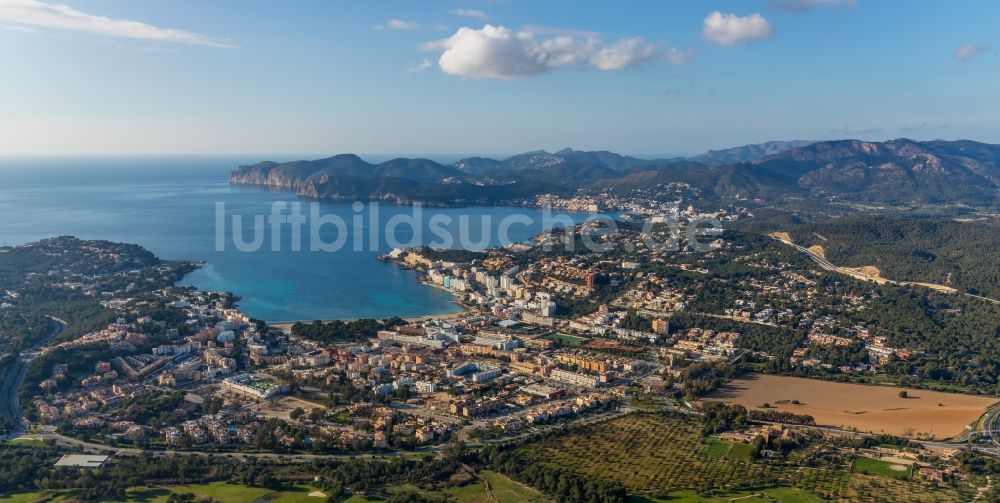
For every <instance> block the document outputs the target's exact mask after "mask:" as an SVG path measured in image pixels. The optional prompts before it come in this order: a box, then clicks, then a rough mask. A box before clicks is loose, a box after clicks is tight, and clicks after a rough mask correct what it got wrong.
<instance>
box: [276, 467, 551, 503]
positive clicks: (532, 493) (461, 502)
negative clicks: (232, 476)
mask: <svg viewBox="0 0 1000 503" xmlns="http://www.w3.org/2000/svg"><path fill="white" fill-rule="evenodd" d="M479 476H480V477H481V478H482V479H483V480H482V481H477V482H475V483H471V484H466V485H464V486H458V487H449V488H448V489H445V490H443V491H436V492H428V491H424V490H422V489H420V488H418V487H416V486H412V485H409V484H404V485H395V486H390V487H388V488H386V489H385V490H384V491H382V492H383V495H385V496H389V495H393V494H400V493H407V492H415V493H419V494H425V495H434V496H447V497H449V498H450V500H449V501H453V502H455V503H494V500H493V499H491V498H490V495H489V494H488V493H487V492H486V484H485V483H484V482H483V481H486V482H489V484H490V491H491V492H492V493H493V497H494V498H496V500H495V501H498V502H500V503H543V502H547V501H549V500H548V499H546V498H545V496H544V495H543V494H541V493H540V492H538V491H537V490H535V489H533V488H531V487H528V486H526V485H524V484H521V483H519V482H516V481H513V480H511V479H509V478H507V477H505V476H504V475H502V474H499V473H496V472H491V471H488V470H484V471H483V472H481V473H480V474H479ZM380 501H385V500H382V499H377V498H374V497H372V498H370V497H367V496H365V495H363V494H355V495H353V496H351V497H350V498H348V499H347V500H345V503H375V502H380ZM280 503H284V502H280Z"/></svg>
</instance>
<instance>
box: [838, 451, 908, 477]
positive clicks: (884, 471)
mask: <svg viewBox="0 0 1000 503" xmlns="http://www.w3.org/2000/svg"><path fill="white" fill-rule="evenodd" d="M851 471H852V472H854V473H867V474H868V475H880V476H883V477H892V478H894V479H901V480H907V479H909V478H910V476H912V475H913V465H900V464H896V463H890V462H888V461H881V460H878V459H872V458H865V457H860V456H859V457H856V458H854V462H853V463H851Z"/></svg>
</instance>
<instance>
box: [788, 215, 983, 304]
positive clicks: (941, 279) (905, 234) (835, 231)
mask: <svg viewBox="0 0 1000 503" xmlns="http://www.w3.org/2000/svg"><path fill="white" fill-rule="evenodd" d="M775 230H781V229H775ZM784 230H785V231H787V232H788V233H789V234H790V235H791V237H792V239H793V240H794V241H795V242H796V243H797V244H799V245H802V246H806V247H809V246H820V247H822V248H823V251H824V253H825V256H826V258H827V259H828V260H830V261H831V262H833V263H834V264H837V265H841V266H851V267H862V266H874V267H876V268H878V269H879V271H880V273H881V275H882V276H883V277H886V278H890V279H894V280H905V281H917V282H926V283H936V284H941V285H948V286H953V287H955V288H957V289H958V290H959V291H962V292H969V293H973V294H978V295H983V296H987V297H991V298H1000V268H998V267H997V265H998V264H1000V223H998V222H997V221H995V220H992V219H985V218H981V219H969V220H957V219H953V218H897V217H891V216H876V215H857V216H852V217H848V218H842V219H830V220H818V221H814V222H808V223H801V224H798V225H793V226H791V227H789V228H787V229H784Z"/></svg>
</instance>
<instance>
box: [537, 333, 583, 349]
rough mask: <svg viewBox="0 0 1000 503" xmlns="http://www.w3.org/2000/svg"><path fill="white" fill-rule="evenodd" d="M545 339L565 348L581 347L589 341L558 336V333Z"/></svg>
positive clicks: (568, 336) (570, 336) (571, 336)
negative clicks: (561, 344)
mask: <svg viewBox="0 0 1000 503" xmlns="http://www.w3.org/2000/svg"><path fill="white" fill-rule="evenodd" d="M545 338H546V339H548V340H550V341H558V342H561V343H563V344H565V345H567V346H582V345H583V344H586V343H587V341H589V340H590V339H587V338H586V337H577V336H575V335H569V334H559V333H555V334H549V335H546V336H545Z"/></svg>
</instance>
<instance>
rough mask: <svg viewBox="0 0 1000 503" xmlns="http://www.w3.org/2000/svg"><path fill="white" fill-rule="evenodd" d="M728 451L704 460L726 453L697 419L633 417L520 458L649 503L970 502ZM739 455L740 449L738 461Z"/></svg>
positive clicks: (547, 443) (913, 485)
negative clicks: (777, 501) (733, 499)
mask: <svg viewBox="0 0 1000 503" xmlns="http://www.w3.org/2000/svg"><path fill="white" fill-rule="evenodd" d="M747 447H749V446H747ZM725 448H726V455H725V456H723V457H712V456H710V455H708V454H706V450H707V451H709V453H712V454H715V455H716V456H718V454H719V452H721V450H722V447H719V446H711V444H710V445H709V447H706V446H705V444H704V443H702V439H701V436H700V424H699V423H698V422H697V420H696V419H694V418H688V417H684V416H680V415H663V414H630V415H628V416H624V417H621V418H618V419H613V420H610V421H604V422H601V423H597V424H594V425H590V426H587V427H584V428H582V429H580V430H579V431H576V432H573V433H569V434H566V435H562V436H558V437H553V438H550V439H546V440H543V441H540V442H538V443H534V444H529V445H526V446H524V447H522V448H521V452H522V453H523V454H524V455H525V456H526V457H528V458H529V459H532V460H534V461H535V462H538V463H545V464H550V465H554V466H558V467H563V468H568V469H571V470H573V471H574V472H577V473H579V474H581V475H585V476H588V477H597V478H604V479H611V480H616V481H618V482H620V483H621V484H622V485H624V486H625V488H626V489H627V490H628V491H629V494H632V495H635V496H640V497H645V498H650V500H651V501H656V498H665V497H667V496H669V497H676V496H678V495H683V494H688V495H693V496H699V495H702V496H710V497H715V496H720V495H726V494H733V493H739V492H741V491H745V490H751V491H753V492H761V490H760V489H757V488H766V487H771V488H775V489H769V490H777V489H779V488H789V489H787V490H786V491H784V492H779V494H784V495H785V497H787V498H788V500H789V501H796V500H795V499H793V498H796V497H800V496H802V495H815V496H817V497H819V498H822V499H825V500H828V501H872V502H874V501H882V500H883V498H884V497H885V495H886V494H892V495H894V497H895V498H896V499H899V500H900V501H908V502H909V501H927V502H930V501H934V502H937V501H964V500H965V499H967V498H963V496H968V494H963V495H960V494H959V493H958V492H957V491H955V490H953V489H951V488H938V489H934V488H931V487H929V486H926V485H922V484H920V483H917V482H911V481H905V480H898V479H894V478H885V477H873V476H868V475H863V474H854V473H851V471H850V469H849V467H848V466H830V467H824V468H814V467H795V466H783V465H778V464H770V463H767V462H762V461H747V460H734V459H730V455H729V450H730V448H731V446H725ZM742 455H743V451H742V449H741V450H740V451H739V452H738V453H737V454H735V456H737V457H741V456H742ZM749 488H753V489H749ZM792 488H794V490H793V489H792ZM678 491H688V493H678ZM748 495H749V493H748ZM802 497H804V496H802ZM666 501H676V500H666ZM681 501H683V500H681ZM689 501H699V500H697V499H695V500H689ZM706 501H713V500H711V499H708V500H706ZM741 501H742V500H741ZM747 501H749V499H748V500H747ZM798 501H810V500H809V499H801V498H800V499H798Z"/></svg>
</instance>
